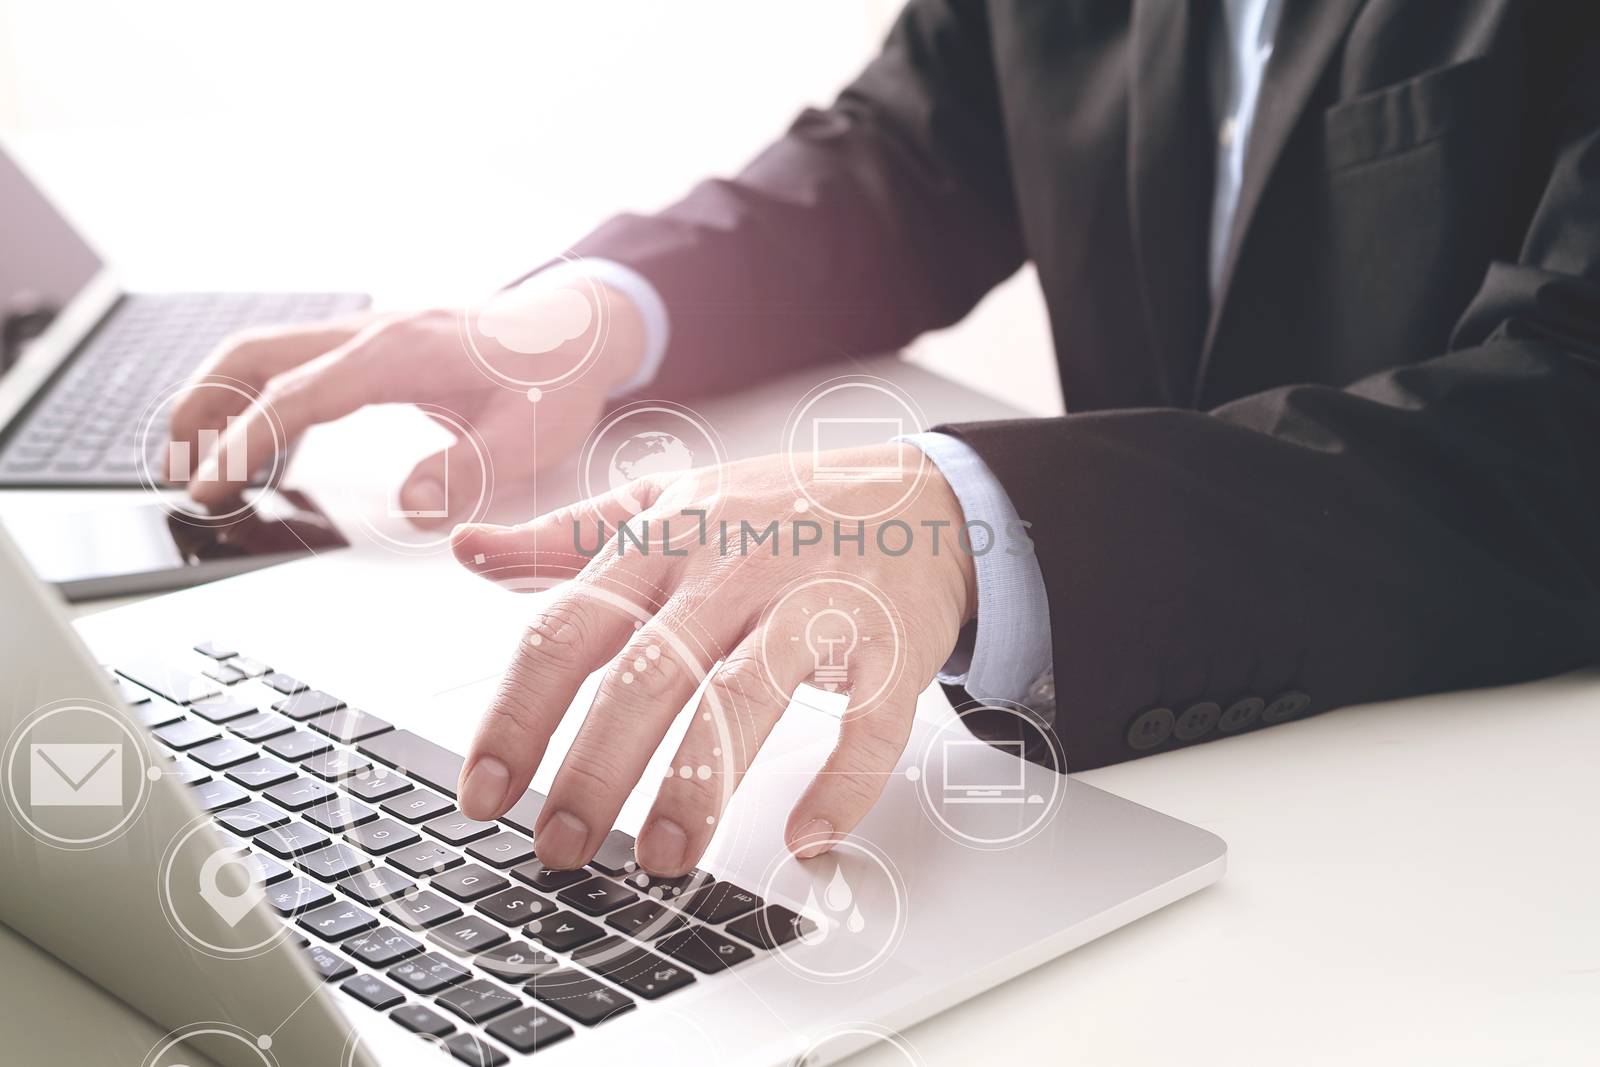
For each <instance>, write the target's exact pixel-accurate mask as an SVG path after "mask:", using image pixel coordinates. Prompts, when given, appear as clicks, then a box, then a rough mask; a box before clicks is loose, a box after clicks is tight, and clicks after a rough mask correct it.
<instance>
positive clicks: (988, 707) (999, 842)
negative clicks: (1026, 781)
mask: <svg viewBox="0 0 1600 1067" xmlns="http://www.w3.org/2000/svg"><path fill="white" fill-rule="evenodd" d="M953 710H954V712H955V714H954V715H952V716H951V717H950V718H948V719H946V720H944V721H943V722H941V723H939V724H938V727H937V728H936V729H934V730H933V731H931V732H930V733H929V734H927V743H926V744H925V745H924V746H923V749H922V754H921V756H920V757H919V758H918V760H917V762H916V764H915V767H916V768H917V778H916V786H917V803H918V804H919V806H921V808H922V810H923V814H925V815H927V816H928V818H929V821H931V822H932V823H933V824H934V826H935V827H936V828H937V829H938V830H939V832H940V833H941V834H943V835H944V836H945V837H947V838H949V839H950V840H952V841H954V842H956V843H957V844H960V845H965V846H966V847H967V848H971V849H975V850H977V851H980V852H1003V851H1005V850H1006V849H1009V848H1017V847H1019V846H1021V845H1024V844H1026V843H1027V842H1029V841H1031V840H1033V839H1034V838H1035V837H1037V836H1038V835H1039V834H1040V833H1041V832H1043V830H1044V828H1045V827H1046V826H1048V825H1049V824H1050V823H1051V822H1052V821H1054V820H1055V817H1056V816H1057V815H1059V814H1060V813H1061V808H1062V807H1063V806H1064V805H1065V804H1066V794H1067V761H1066V754H1065V752H1064V750H1063V749H1062V747H1061V742H1060V740H1059V739H1058V738H1057V737H1056V735H1055V731H1054V730H1051V729H1050V728H1049V726H1048V725H1046V723H1045V722H1044V720H1043V719H1042V717H1041V716H1040V715H1039V713H1038V712H1036V711H1034V710H1033V709H1032V708H1030V707H1028V706H1027V705H1026V704H1019V703H1017V702H1016V701H1014V700H1006V699H1003V698H998V697H994V698H990V699H987V700H971V701H967V702H965V703H963V704H962V705H961V706H960V707H958V708H955V709H953ZM980 711H1000V712H1004V713H1006V714H1007V715H1011V716H1013V717H1015V718H1017V719H1019V720H1021V721H1022V722H1023V723H1024V724H1025V725H1026V727H1027V728H1028V729H1030V730H1032V731H1034V733H1036V734H1037V735H1038V736H1039V738H1040V739H1042V740H1043V741H1044V743H1045V747H1046V749H1047V750H1048V751H1049V753H1050V759H1051V762H1052V763H1053V764H1054V769H1055V775H1054V777H1053V778H1052V779H1051V783H1050V796H1049V797H1048V798H1046V799H1045V801H1044V803H1043V805H1042V806H1041V807H1040V809H1039V815H1038V817H1037V818H1035V819H1033V820H1032V821H1031V822H1029V823H1028V825H1027V826H1025V827H1023V828H1022V829H1021V830H1018V831H1016V832H1015V833H1013V834H1009V835H1007V836H1005V837H1003V838H986V837H979V836H976V835H973V834H969V833H967V832H966V831H963V830H961V829H959V828H958V827H956V826H955V825H954V824H953V823H951V822H950V821H949V820H948V819H947V818H946V817H945V815H944V813H943V811H942V810H941V805H940V804H939V803H938V802H937V801H935V800H934V798H933V796H932V795H931V793H930V792H929V790H930V786H929V782H931V781H935V780H937V781H943V776H942V775H939V776H936V775H933V774H931V773H930V771H929V767H928V764H929V761H930V760H931V759H932V758H933V754H934V752H935V750H937V749H939V748H940V745H939V744H938V742H939V741H940V740H942V739H944V738H945V735H946V734H947V733H951V732H953V731H955V730H960V731H962V735H961V740H976V741H985V738H984V737H983V735H981V734H979V733H977V732H976V731H974V730H971V729H969V728H968V727H967V726H966V724H965V717H966V716H968V715H973V714H976V713H978V712H980ZM1023 751H1024V753H1026V752H1028V751H1029V746H1027V745H1026V744H1024V746H1023ZM1018 758H1025V757H1018ZM1028 762H1034V761H1028ZM1041 766H1043V764H1041Z"/></svg>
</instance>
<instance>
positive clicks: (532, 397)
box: [528, 385, 544, 404]
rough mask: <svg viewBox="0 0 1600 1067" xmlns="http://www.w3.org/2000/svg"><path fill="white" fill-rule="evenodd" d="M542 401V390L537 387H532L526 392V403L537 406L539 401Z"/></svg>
mask: <svg viewBox="0 0 1600 1067" xmlns="http://www.w3.org/2000/svg"><path fill="white" fill-rule="evenodd" d="M543 399H544V390H543V389H540V388H539V387H538V386H537V385H536V386H534V387H533V388H532V389H529V390H528V401H529V402H530V403H534V404H537V403H538V402H539V401H541V400H543Z"/></svg>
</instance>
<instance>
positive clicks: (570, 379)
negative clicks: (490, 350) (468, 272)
mask: <svg viewBox="0 0 1600 1067" xmlns="http://www.w3.org/2000/svg"><path fill="white" fill-rule="evenodd" d="M558 266H565V267H573V268H577V270H576V271H575V275H576V276H575V277H574V278H572V279H570V280H568V281H564V282H563V283H562V285H561V288H568V289H572V288H575V284H574V283H577V284H581V285H582V286H583V287H584V289H585V290H587V293H588V297H589V302H590V305H591V306H592V307H593V309H594V321H593V322H592V323H591V324H590V325H589V326H588V327H586V328H585V332H586V333H587V332H591V331H592V333H593V337H591V338H590V341H589V347H588V348H587V349H586V350H585V352H584V354H583V356H582V357H580V358H579V360H578V361H577V362H576V363H574V364H573V365H572V366H571V367H570V368H568V369H567V370H566V371H563V372H562V373H561V374H558V375H555V376H554V377H550V378H519V377H517V376H516V375H514V374H507V373H506V372H505V371H502V370H500V369H499V368H498V367H496V366H494V364H493V362H491V360H490V359H489V357H488V355H486V354H485V353H484V352H483V351H482V350H481V349H479V347H478V341H477V337H476V335H477V333H479V332H480V331H478V330H477V329H476V327H475V326H474V324H473V322H472V321H471V320H472V319H473V317H474V316H475V314H479V313H481V311H482V308H481V307H480V308H464V309H462V312H461V318H460V320H459V329H460V333H461V340H462V343H463V344H464V345H465V347H466V351H467V358H468V359H470V360H471V361H472V365H473V366H474V367H476V368H477V369H478V371H479V372H480V373H481V374H483V375H484V377H486V378H488V379H489V380H490V381H492V382H493V383H494V384H496V385H498V386H500V387H501V388H504V389H509V390H512V391H513V392H519V393H527V392H529V391H530V390H535V389H536V390H539V392H541V393H542V392H544V391H546V390H554V389H560V388H562V387H564V386H568V385H571V384H572V383H574V382H576V381H577V380H578V379H580V378H582V377H583V376H584V375H585V374H587V373H588V372H589V371H590V370H591V369H592V368H593V367H594V365H595V363H596V362H598V361H599V359H600V353H601V352H603V351H604V350H605V343H606V338H607V337H609V336H610V334H611V302H610V300H609V298H608V297H607V296H606V295H605V292H604V291H603V290H602V289H601V287H600V283H599V282H598V281H597V280H596V279H595V278H594V277H593V275H590V274H588V273H584V272H583V271H582V267H583V257H582V256H580V255H578V254H577V253H576V252H572V251H570V250H569V251H566V252H562V253H561V254H560V255H559V256H557V257H556V258H555V259H554V260H552V261H551V262H550V263H549V264H547V265H546V266H545V267H542V268H540V270H538V271H535V272H534V273H532V274H529V275H527V276H526V277H523V278H519V279H517V280H516V281H515V282H513V283H512V284H511V285H509V286H506V287H504V288H502V289H500V290H497V291H496V293H495V296H499V295H501V294H502V293H504V292H506V291H507V290H509V289H513V288H515V287H517V286H520V285H523V284H525V283H527V282H529V281H532V280H533V279H535V278H537V277H538V276H539V274H541V273H543V272H544V271H545V270H550V269H552V268H555V267H558ZM490 299H491V300H492V299H494V297H491V298H490ZM563 343H565V342H563ZM557 347H560V346H557ZM508 350H511V349H509V348H508ZM512 351H514V350H512ZM551 351H554V349H552V350H551ZM538 354H540V355H542V354H544V353H538Z"/></svg>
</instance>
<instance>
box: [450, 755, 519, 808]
mask: <svg viewBox="0 0 1600 1067" xmlns="http://www.w3.org/2000/svg"><path fill="white" fill-rule="evenodd" d="M510 784H511V772H510V771H509V770H507V769H506V765H505V764H504V763H501V762H500V761H499V760H497V759H495V758H494V757H493V756H483V757H481V758H480V759H478V761H477V762H476V763H474V764H473V765H472V768H471V769H470V770H469V771H467V776H466V777H465V778H464V779H462V781H461V811H462V813H463V814H465V815H466V816H467V817H468V818H469V819H485V820H486V819H492V818H494V817H495V816H496V815H498V814H500V805H501V804H502V803H504V802H505V799H506V786H508V785H510Z"/></svg>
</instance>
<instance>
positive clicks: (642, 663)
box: [633, 656, 650, 671]
mask: <svg viewBox="0 0 1600 1067" xmlns="http://www.w3.org/2000/svg"><path fill="white" fill-rule="evenodd" d="M648 666H650V661H649V660H647V659H645V658H644V657H643V656H640V657H639V658H638V659H636V660H634V661H633V669H634V670H636V671H642V670H644V669H645V668H646V667H648Z"/></svg>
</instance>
